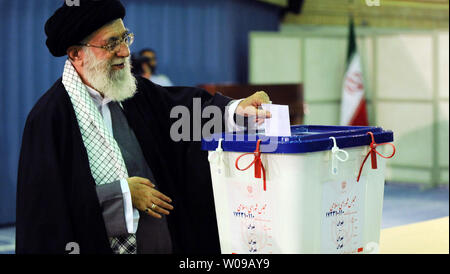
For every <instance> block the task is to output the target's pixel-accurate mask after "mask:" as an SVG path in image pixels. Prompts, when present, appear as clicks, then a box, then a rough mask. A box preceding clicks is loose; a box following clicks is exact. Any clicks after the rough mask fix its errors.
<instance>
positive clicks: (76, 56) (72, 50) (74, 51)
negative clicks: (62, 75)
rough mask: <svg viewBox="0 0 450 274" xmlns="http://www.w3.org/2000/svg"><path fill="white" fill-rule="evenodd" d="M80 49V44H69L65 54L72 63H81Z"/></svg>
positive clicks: (81, 54)
mask: <svg viewBox="0 0 450 274" xmlns="http://www.w3.org/2000/svg"><path fill="white" fill-rule="evenodd" d="M82 51H83V50H82V48H81V47H80V46H71V47H69V48H68V49H67V56H68V57H69V59H70V61H72V62H73V63H78V64H80V65H81V64H82V62H83V56H84V55H83V52H82Z"/></svg>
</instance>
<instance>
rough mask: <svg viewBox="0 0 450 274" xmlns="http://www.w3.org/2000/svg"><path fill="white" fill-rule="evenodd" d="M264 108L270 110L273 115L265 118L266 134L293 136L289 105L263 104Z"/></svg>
mask: <svg viewBox="0 0 450 274" xmlns="http://www.w3.org/2000/svg"><path fill="white" fill-rule="evenodd" d="M261 106H262V108H263V109H264V110H268V111H270V113H271V114H272V117H271V118H269V119H265V120H264V124H265V135H266V136H291V123H290V121H289V106H287V105H276V104H262V105H261Z"/></svg>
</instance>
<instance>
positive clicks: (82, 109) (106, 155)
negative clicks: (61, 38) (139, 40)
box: [62, 60, 137, 254]
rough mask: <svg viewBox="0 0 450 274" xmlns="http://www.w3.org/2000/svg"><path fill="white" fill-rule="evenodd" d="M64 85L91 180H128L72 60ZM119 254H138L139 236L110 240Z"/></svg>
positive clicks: (122, 163)
mask: <svg viewBox="0 0 450 274" xmlns="http://www.w3.org/2000/svg"><path fill="white" fill-rule="evenodd" d="M62 83H63V85H64V87H65V88H66V90H67V93H68V94H69V96H70V100H71V101H72V105H73V107H74V110H75V114H76V117H77V121H78V126H79V127H80V131H81V136H82V137H83V142H84V145H85V147H86V150H87V154H88V158H89V166H90V169H91V173H92V177H94V180H95V183H96V184H97V185H102V184H108V183H112V182H114V181H117V180H120V179H121V178H128V172H127V169H126V166H125V162H124V160H123V157H122V153H121V152H120V149H119V146H118V145H117V142H116V140H114V136H113V135H112V134H111V133H110V132H109V130H108V129H107V128H106V126H105V124H104V122H103V118H102V116H101V114H100V112H99V111H98V109H97V107H96V106H95V104H94V101H93V100H92V98H91V96H90V95H89V93H88V91H87V88H86V86H85V85H84V84H83V82H82V81H81V79H80V77H79V75H78V73H77V72H76V70H75V68H74V67H73V66H72V64H71V63H70V61H69V60H67V61H66V64H65V66H64V72H63V77H62ZM109 240H110V244H111V248H112V250H113V252H114V253H116V254H136V250H137V245H136V235H135V234H128V235H124V236H120V237H111V238H110V239H109Z"/></svg>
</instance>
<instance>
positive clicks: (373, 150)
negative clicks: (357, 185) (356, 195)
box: [356, 131, 395, 182]
mask: <svg viewBox="0 0 450 274" xmlns="http://www.w3.org/2000/svg"><path fill="white" fill-rule="evenodd" d="M367 134H369V135H370V137H371V138H372V142H371V143H370V150H369V152H368V153H367V155H366V157H365V158H364V161H363V162H362V165H361V168H360V169H359V174H358V178H357V179H356V181H357V182H359V178H360V177H361V173H362V169H363V167H364V164H365V163H366V160H367V158H368V157H369V155H370V156H371V159H372V169H377V168H378V166H377V154H378V155H380V156H381V157H383V158H385V159H389V158H392V157H394V154H395V146H394V144H391V143H383V144H377V143H375V139H374V137H373V133H372V132H370V131H369V132H367ZM382 145H390V146H392V148H393V151H392V154H391V156H384V155H382V154H381V153H379V152H378V151H377V149H376V148H377V146H382Z"/></svg>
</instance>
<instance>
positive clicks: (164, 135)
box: [16, 77, 231, 254]
mask: <svg viewBox="0 0 450 274" xmlns="http://www.w3.org/2000/svg"><path fill="white" fill-rule="evenodd" d="M137 81H138V92H137V93H136V95H135V96H134V97H133V98H131V99H128V100H126V101H125V102H123V103H122V105H123V107H124V112H125V115H126V117H127V120H128V123H129V125H130V127H131V128H132V129H133V131H134V133H135V135H136V137H137V139H138V141H139V144H140V146H141V148H142V151H143V153H144V157H145V159H146V161H147V164H148V166H149V167H150V168H151V170H152V171H153V173H154V176H155V180H156V181H157V182H158V186H159V190H160V191H161V192H162V193H164V194H166V195H168V196H169V197H171V198H172V200H173V203H172V204H173V206H174V210H173V211H172V212H171V214H170V215H169V216H168V223H169V230H170V233H171V237H172V242H173V248H174V252H175V253H205V254H208V253H220V247H219V239H218V232H217V223H216V216H215V209H214V199H213V192H212V185H211V177H210V170H209V164H208V160H207V152H206V151H201V149H200V145H201V142H199V141H179V142H175V141H173V140H172V139H171V137H170V128H171V125H172V123H173V122H175V121H177V120H178V117H177V118H170V111H171V109H172V108H173V107H175V106H177V105H183V106H186V107H188V108H189V110H190V111H191V119H190V120H191V122H192V108H193V98H201V107H202V109H203V108H205V107H206V106H209V105H215V106H218V107H220V108H221V110H222V113H225V107H226V105H228V104H229V102H230V101H231V99H230V98H228V97H225V96H223V95H221V94H219V93H217V94H216V95H214V96H211V95H210V94H209V93H207V92H206V91H204V90H202V89H198V88H192V87H170V88H163V87H161V86H158V85H155V84H153V83H152V82H150V81H148V80H146V79H144V78H140V77H139V78H138V79H137ZM203 122H205V121H203ZM191 125H192V123H191ZM222 130H223V128H222ZM190 131H191V136H192V135H193V132H192V127H191V130H190ZM191 140H192V139H191ZM95 187H96V185H95V181H94V179H93V177H92V175H91V172H90V167H89V161H88V156H87V151H86V148H85V146H84V144H83V140H82V137H81V133H80V129H79V126H78V122H77V119H76V116H75V112H74V109H73V106H72V103H71V101H70V98H69V96H68V94H67V92H66V90H65V88H64V85H63V84H62V82H61V79H59V80H58V81H57V82H56V83H55V84H54V85H53V87H51V88H50V90H48V91H47V92H46V93H45V94H44V95H43V96H42V97H41V98H40V99H39V101H38V102H37V103H36V105H35V106H34V107H33V109H32V110H31V112H30V114H29V116H28V118H27V121H26V124H25V129H24V133H23V139H22V147H21V153H20V160H19V170H18V182H17V209H16V211H17V214H16V253H67V251H66V245H67V244H68V243H70V242H75V243H77V244H78V245H79V247H80V252H81V253H112V251H111V248H110V244H109V241H108V237H107V234H106V229H105V224H104V221H103V218H102V209H101V208H100V205H99V201H98V197H97V194H96V189H95Z"/></svg>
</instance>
